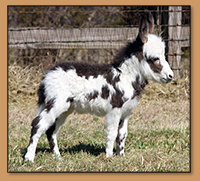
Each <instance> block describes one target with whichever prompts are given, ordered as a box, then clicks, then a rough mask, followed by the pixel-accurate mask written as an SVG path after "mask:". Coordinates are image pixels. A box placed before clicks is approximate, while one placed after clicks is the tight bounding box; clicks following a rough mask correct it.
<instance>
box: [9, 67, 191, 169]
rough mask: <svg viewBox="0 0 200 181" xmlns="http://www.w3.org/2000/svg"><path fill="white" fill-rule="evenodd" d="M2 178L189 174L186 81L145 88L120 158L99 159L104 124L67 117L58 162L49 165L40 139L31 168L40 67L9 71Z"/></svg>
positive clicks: (89, 117)
mask: <svg viewBox="0 0 200 181" xmlns="http://www.w3.org/2000/svg"><path fill="white" fill-rule="evenodd" d="M8 71H9V82H8V83H9V87H8V93H9V110H8V111H9V112H8V117H9V118H8V172H190V102H189V98H190V92H189V85H190V84H189V78H188V77H186V78H185V79H180V80H177V79H176V80H173V82H172V83H170V84H166V85H160V84H156V83H153V82H150V83H149V85H147V86H146V87H145V90H144V91H143V94H142V97H141V99H140V101H139V105H138V106H137V107H136V108H135V109H134V110H133V111H132V114H131V116H130V119H129V124H128V137H127V139H126V144H125V157H121V156H116V148H114V156H113V157H112V158H106V155H105V146H106V143H105V135H106V133H105V131H106V130H105V129H106V128H105V118H100V117H97V116H95V115H89V114H83V115H79V114H77V113H73V114H71V115H70V116H69V117H68V118H67V120H66V123H65V124H64V125H63V127H62V129H61V130H60V132H59V134H58V145H59V149H60V153H61V158H62V159H61V160H59V159H54V158H53V155H52V153H51V152H50V149H49V145H48V141H47V138H46V135H43V136H42V137H41V138H40V140H39V142H38V145H37V152H36V156H35V162H34V163H31V162H27V161H24V159H23V157H24V155H25V153H26V149H27V146H28V144H29V138H30V132H31V121H32V120H33V119H34V117H35V112H36V103H37V96H36V91H37V88H38V84H39V82H40V79H41V77H42V69H41V68H40V67H26V68H24V69H23V68H21V67H20V66H18V65H17V64H13V65H10V66H9V68H8Z"/></svg>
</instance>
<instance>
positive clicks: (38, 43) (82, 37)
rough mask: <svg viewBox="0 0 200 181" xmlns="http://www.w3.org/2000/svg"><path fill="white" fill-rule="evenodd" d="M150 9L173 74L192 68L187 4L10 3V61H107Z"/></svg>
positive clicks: (45, 64) (133, 34) (183, 73)
mask: <svg viewBox="0 0 200 181" xmlns="http://www.w3.org/2000/svg"><path fill="white" fill-rule="evenodd" d="M146 9H148V10H150V11H151V12H152V14H153V16H154V20H155V33H156V34H159V35H161V36H162V38H163V39H164V41H165V42H166V57H167V59H168V61H169V63H170V66H171V67H172V69H173V70H174V72H175V74H176V76H186V75H188V73H189V70H190V6H148V7H147V6H123V7H121V6H44V7H42V6H8V50H9V54H8V55H9V63H13V62H17V63H19V64H21V65H23V66H26V65H30V64H32V65H37V64H42V65H43V67H44V69H45V70H46V69H47V67H49V66H51V65H53V64H55V63H56V62H60V61H84V62H90V63H109V62H111V61H112V60H113V58H114V56H115V55H116V53H117V51H118V50H119V49H120V48H121V47H122V46H124V45H125V44H126V43H127V42H128V41H133V40H134V39H135V38H136V36H137V34H138V24H139V19H140V13H141V12H144V11H145V10H146Z"/></svg>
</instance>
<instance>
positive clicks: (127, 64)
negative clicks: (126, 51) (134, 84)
mask: <svg viewBox="0 0 200 181" xmlns="http://www.w3.org/2000/svg"><path fill="white" fill-rule="evenodd" d="M140 68H141V66H140V62H139V60H138V58H137V57H136V56H135V55H133V56H131V58H129V59H126V60H125V61H124V62H123V63H122V64H121V66H120V67H119V68H118V69H119V70H120V71H121V73H122V74H125V75H126V76H128V77H130V78H131V80H135V79H136V77H137V76H139V77H140V80H141V81H145V79H144V78H143V76H142V73H141V70H140Z"/></svg>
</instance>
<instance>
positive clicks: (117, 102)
mask: <svg viewBox="0 0 200 181" xmlns="http://www.w3.org/2000/svg"><path fill="white" fill-rule="evenodd" d="M114 89H115V93H114V94H112V97H111V101H110V104H111V105H112V108H115V107H117V108H121V107H122V106H123V104H124V100H123V95H124V91H120V90H119V89H118V88H116V87H114Z"/></svg>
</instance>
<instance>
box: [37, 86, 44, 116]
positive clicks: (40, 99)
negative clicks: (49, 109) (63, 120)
mask: <svg viewBox="0 0 200 181" xmlns="http://www.w3.org/2000/svg"><path fill="white" fill-rule="evenodd" d="M44 91H45V87H44V84H42V83H41V84H40V86H39V89H38V92H37V94H38V102H37V105H38V110H37V116H38V115H39V114H40V113H41V112H42V111H43V110H44V108H45V99H46V96H45V94H44Z"/></svg>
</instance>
